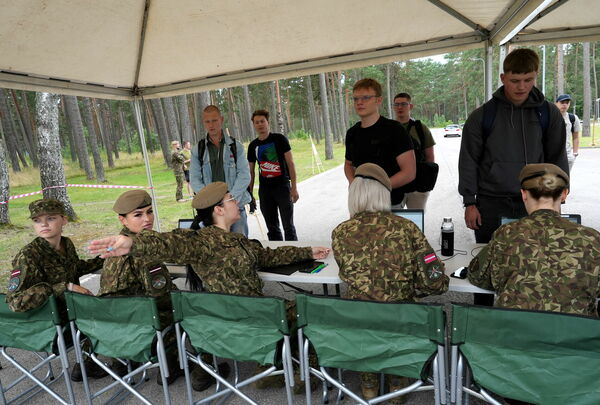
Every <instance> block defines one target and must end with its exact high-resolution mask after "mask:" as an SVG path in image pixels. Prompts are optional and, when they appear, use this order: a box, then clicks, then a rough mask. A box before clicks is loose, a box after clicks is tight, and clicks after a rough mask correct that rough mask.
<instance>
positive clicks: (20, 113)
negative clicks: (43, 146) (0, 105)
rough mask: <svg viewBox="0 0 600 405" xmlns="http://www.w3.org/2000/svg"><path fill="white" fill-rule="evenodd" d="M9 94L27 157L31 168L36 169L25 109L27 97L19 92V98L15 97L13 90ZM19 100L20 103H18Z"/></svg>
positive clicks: (33, 143)
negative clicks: (31, 164)
mask: <svg viewBox="0 0 600 405" xmlns="http://www.w3.org/2000/svg"><path fill="white" fill-rule="evenodd" d="M10 92H11V95H12V99H13V104H14V106H15V110H16V111H17V118H18V122H19V126H20V127H21V131H22V132H23V135H24V138H25V144H26V146H27V153H28V155H29V158H30V159H31V163H33V167H38V165H39V162H38V158H37V150H36V149H35V141H34V136H33V129H32V128H31V118H30V116H29V108H28V107H27V95H26V94H25V93H24V92H21V94H20V97H17V92H16V91H15V90H11V91H10ZM19 99H20V101H21V103H19ZM20 104H23V107H21V105H20Z"/></svg>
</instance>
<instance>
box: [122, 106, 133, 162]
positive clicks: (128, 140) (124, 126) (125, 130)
mask: <svg viewBox="0 0 600 405" xmlns="http://www.w3.org/2000/svg"><path fill="white" fill-rule="evenodd" d="M119 124H120V125H121V131H123V136H124V137H125V141H126V143H127V153H128V154H130V155H131V134H130V133H129V128H128V127H127V122H125V113H124V112H123V107H122V106H121V105H119Z"/></svg>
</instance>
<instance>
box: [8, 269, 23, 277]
mask: <svg viewBox="0 0 600 405" xmlns="http://www.w3.org/2000/svg"><path fill="white" fill-rule="evenodd" d="M20 275H21V270H19V269H15V270H13V271H11V272H10V277H11V278H12V277H19V276H20Z"/></svg>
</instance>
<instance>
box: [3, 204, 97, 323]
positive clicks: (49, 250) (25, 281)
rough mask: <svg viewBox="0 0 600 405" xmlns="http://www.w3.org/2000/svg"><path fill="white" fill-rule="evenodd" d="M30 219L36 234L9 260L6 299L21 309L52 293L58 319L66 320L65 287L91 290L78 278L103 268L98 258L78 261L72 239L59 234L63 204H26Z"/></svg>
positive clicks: (39, 302) (62, 223) (61, 227)
mask: <svg viewBox="0 0 600 405" xmlns="http://www.w3.org/2000/svg"><path fill="white" fill-rule="evenodd" d="M29 212H30V213H31V215H30V218H31V219H32V221H33V229H34V231H35V233H36V234H37V238H35V239H34V240H33V241H32V242H31V243H29V244H28V245H26V246H25V247H23V248H22V249H21V250H20V251H19V253H17V255H16V256H15V258H14V259H13V262H12V266H13V268H12V271H11V273H10V280H9V282H8V294H7V296H6V302H7V303H8V306H9V307H10V309H11V310H13V311H15V312H24V311H28V310H30V309H33V308H37V307H39V306H40V305H42V304H43V303H44V302H46V300H47V299H48V297H49V296H50V295H52V294H54V295H55V296H56V297H57V298H58V306H59V310H60V313H61V319H62V320H63V321H64V322H65V323H66V322H67V309H66V303H65V299H64V294H63V293H64V292H65V291H66V290H69V291H75V292H79V293H83V294H91V292H90V291H89V290H88V289H86V288H84V287H81V286H80V285H79V277H81V276H83V275H84V274H88V273H91V272H93V271H95V270H99V269H100V268H102V263H103V262H104V260H102V259H100V258H99V257H97V258H95V259H90V260H80V259H79V256H78V255H77V251H76V250H75V246H74V245H73V242H71V240H70V239H69V238H67V237H64V236H62V229H63V227H64V226H65V225H66V224H67V218H66V216H65V209H64V206H63V204H62V203H61V202H60V201H58V200H54V199H43V200H36V201H33V202H32V203H31V204H29Z"/></svg>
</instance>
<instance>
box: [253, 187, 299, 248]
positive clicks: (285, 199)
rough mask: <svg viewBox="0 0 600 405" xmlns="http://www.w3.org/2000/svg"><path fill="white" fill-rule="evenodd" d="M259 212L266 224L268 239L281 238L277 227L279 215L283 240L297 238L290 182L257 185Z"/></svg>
mask: <svg viewBox="0 0 600 405" xmlns="http://www.w3.org/2000/svg"><path fill="white" fill-rule="evenodd" d="M258 197H259V199H260V212H262V214H263V217H264V218H265V222H266V224H267V236H268V238H269V240H283V236H282V234H281V229H280V228H279V217H280V216H281V223H282V224H283V232H284V234H285V240H298V236H296V227H295V226H294V204H293V203H292V201H291V200H290V184H289V183H288V182H285V183H281V184H275V185H268V186H264V185H262V184H261V185H260V186H259V187H258Z"/></svg>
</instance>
